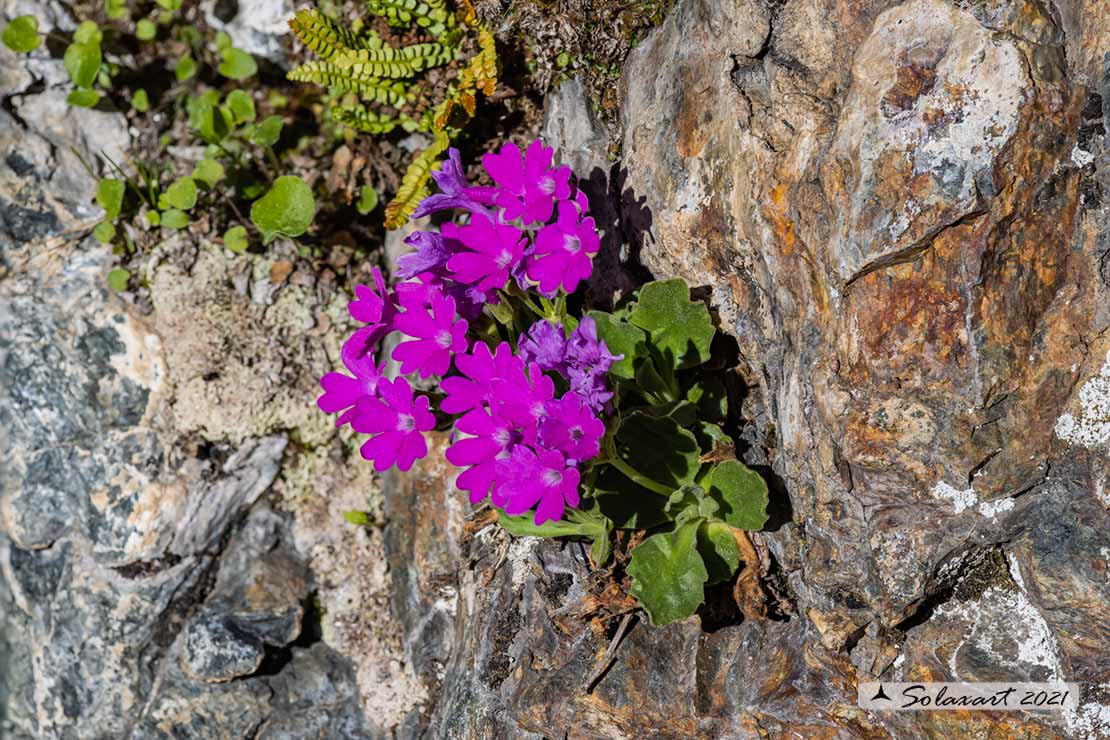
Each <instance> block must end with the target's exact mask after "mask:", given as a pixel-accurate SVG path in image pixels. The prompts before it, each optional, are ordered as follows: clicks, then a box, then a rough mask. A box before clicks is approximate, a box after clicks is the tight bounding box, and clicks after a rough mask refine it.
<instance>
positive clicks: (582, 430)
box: [540, 393, 605, 464]
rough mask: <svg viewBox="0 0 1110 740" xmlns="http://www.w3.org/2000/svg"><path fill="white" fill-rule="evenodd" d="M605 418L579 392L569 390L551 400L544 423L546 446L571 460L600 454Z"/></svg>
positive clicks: (541, 431) (542, 441)
mask: <svg viewBox="0 0 1110 740" xmlns="http://www.w3.org/2000/svg"><path fill="white" fill-rule="evenodd" d="M603 436H605V422H603V421H602V420H601V419H599V418H597V416H596V415H595V414H594V412H593V410H592V409H591V408H590V407H589V406H588V405H587V404H586V403H584V402H583V400H582V399H581V398H580V397H579V396H578V395H577V394H575V393H566V394H564V395H563V397H562V398H560V399H559V400H557V401H548V402H547V417H546V418H545V419H544V420H543V423H542V424H541V425H540V442H541V443H542V444H543V446H544V447H546V448H548V449H552V450H559V451H560V452H562V453H563V454H564V455H565V456H566V458H567V461H568V463H571V464H577V463H582V462H585V461H586V460H591V459H593V458H595V457H597V454H598V452H600V451H601V438H602V437H603Z"/></svg>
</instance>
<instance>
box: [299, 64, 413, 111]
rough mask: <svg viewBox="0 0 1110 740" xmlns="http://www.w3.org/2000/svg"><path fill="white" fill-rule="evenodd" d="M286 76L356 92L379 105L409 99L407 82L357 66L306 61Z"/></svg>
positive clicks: (398, 102)
mask: <svg viewBox="0 0 1110 740" xmlns="http://www.w3.org/2000/svg"><path fill="white" fill-rule="evenodd" d="M288 77H289V79H290V80H293V81H294V82H314V83H316V84H317V85H323V86H324V87H329V88H332V89H334V90H340V91H342V92H354V93H359V94H360V95H362V96H363V97H364V98H365V99H366V100H367V101H369V102H374V103H381V104H382V105H392V106H400V105H403V104H404V103H405V102H407V101H408V100H409V88H410V86H409V85H407V84H405V83H404V82H398V81H390V80H385V79H382V78H381V77H378V76H373V75H369V74H363V73H362V71H361V70H360V69H357V68H354V67H342V66H340V65H338V64H335V63H334V62H307V63H305V64H302V65H301V66H299V67H297V68H296V69H293V70H290V72H289V75H288Z"/></svg>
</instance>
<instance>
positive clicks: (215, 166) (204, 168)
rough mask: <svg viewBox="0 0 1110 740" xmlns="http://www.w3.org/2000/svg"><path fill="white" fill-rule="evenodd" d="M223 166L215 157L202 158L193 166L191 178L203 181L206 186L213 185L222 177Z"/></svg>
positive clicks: (223, 173) (223, 172)
mask: <svg viewBox="0 0 1110 740" xmlns="http://www.w3.org/2000/svg"><path fill="white" fill-rule="evenodd" d="M224 175H225V170H224V166H223V165H222V164H220V163H219V162H218V161H216V160H215V159H202V160H201V161H200V162H198V163H197V166H196V167H194V168H193V179H194V180H199V181H200V182H203V183H204V184H205V185H207V186H208V187H210V188H211V187H215V185H216V183H218V182H219V181H220V180H222V179H224Z"/></svg>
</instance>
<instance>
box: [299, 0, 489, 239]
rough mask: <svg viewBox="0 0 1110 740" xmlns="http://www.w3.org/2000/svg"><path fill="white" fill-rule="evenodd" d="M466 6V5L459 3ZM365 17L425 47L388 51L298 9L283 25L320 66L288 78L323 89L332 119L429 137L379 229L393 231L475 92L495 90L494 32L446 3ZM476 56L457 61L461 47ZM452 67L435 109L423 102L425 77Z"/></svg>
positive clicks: (382, 43) (397, 0) (417, 2)
mask: <svg viewBox="0 0 1110 740" xmlns="http://www.w3.org/2000/svg"><path fill="white" fill-rule="evenodd" d="M465 2H466V0H464V3H465ZM367 5H368V7H369V9H370V12H371V13H372V14H374V15H376V16H379V17H381V18H384V19H385V20H386V22H387V23H388V24H389V25H390V26H391V27H394V28H399V29H406V30H412V27H413V26H416V27H418V28H419V29H420V30H421V31H422V32H423V33H424V34H425V35H426V36H428V37H430V38H431V40H430V41H425V42H423V43H416V44H409V45H406V46H392V45H390V44H389V43H388V42H387V41H386V40H384V39H382V38H381V37H380V36H379V35H378V34H376V33H374V32H373V31H372V30H371V31H365V32H358V31H355V30H352V29H351V28H348V27H346V26H343V25H340V24H339V23H338V22H336V21H335V20H333V19H331V18H328V17H327V16H325V15H324V14H322V13H320V12H319V11H317V10H302V11H299V12H298V13H297V14H296V16H295V17H294V18H293V20H291V21H290V22H289V25H290V26H291V27H292V29H293V31H294V32H295V33H296V34H297V37H298V38H300V40H301V41H302V42H303V43H304V44H305V46H307V47H308V48H309V49H311V50H312V51H313V52H314V53H315V54H316V55H317V56H318V57H320V58H319V60H316V61H311V62H308V63H306V64H303V65H301V66H300V67H297V68H296V69H294V70H292V71H291V72H290V73H289V79H291V80H295V81H298V82H311V83H315V84H317V85H321V86H323V87H327V88H328V89H329V90H330V91H331V92H332V94H333V100H334V101H335V102H334V103H333V106H332V116H333V118H334V119H335V120H336V121H338V122H339V123H342V124H344V125H347V126H351V127H352V128H356V129H358V130H360V131H365V132H367V133H370V134H387V133H389V132H390V131H393V130H394V129H396V128H401V129H403V130H406V131H425V132H428V133H432V134H434V135H435V139H434V141H433V143H432V145H431V146H429V147H428V148H427V149H425V150H424V151H423V152H421V153H420V154H419V155H417V157H416V158H415V159H414V160H413V162H412V164H411V165H409V169H408V171H407V172H406V173H405V176H404V178H403V180H402V184H401V187H400V189H399V190H398V192H397V194H396V196H395V197H394V199H393V201H392V202H391V203H390V204H389V205H388V206H387V207H386V220H385V225H386V227H388V228H391V229H395V228H398V227H399V226H401V225H402V224H404V223H405V221H407V220H408V218H409V215H410V214H411V213H412V211H413V209H414V208H415V207H416V204H417V203H418V202H419V201H420V200H421V198H423V197H424V195H425V194H426V186H427V182H428V178H429V176H430V174H431V172H432V170H434V169H436V168H438V166H439V158H440V156H441V155H442V154H443V152H445V151H446V150H447V148H448V146H450V143H451V140H452V139H453V138H454V137H455V136H456V135H457V134H458V132H459V130H460V128H461V127H462V126H463V125H465V123H466V122H467V121H469V120H470V118H471V117H473V116H474V112H475V110H476V108H477V100H476V94H477V93H478V92H481V93H483V94H485V95H490V94H492V93H493V90H494V88H495V86H496V84H497V49H496V47H495V45H494V39H493V34H491V33H490V32H489V31H488V30H487V29H486V28H483V27H482V26H480V25H479V24H478V21H477V19H476V18H475V16H474V12H473V9H472V8H471V6H470V5H469V3H466V8H467V12H466V14H465V17H464V18H463V19H462V20H461V21H460V20H458V19H457V18H456V15H455V13H454V12H453V11H451V10H449V9H448V7H447V5H446V0H368V2H367ZM471 38H473V43H470V44H469V46H476V47H477V51H476V52H475V53H474V55H473V56H471V57H470V58H469V59H465V60H464V59H463V58H462V57H463V55H464V51H463V49H464V45H467V43H468V41H469V40H470V39H471ZM456 62H458V63H459V65H460V67H459V72H458V75H457V77H456V78H455V79H453V80H451V81H450V82H449V83H447V85H446V88H447V89H446V95H445V97H444V98H443V99H442V100H440V101H439V102H438V103H434V102H433V101H429V100H427V99H426V95H427V91H426V89H425V87H424V86H422V84H421V83H422V82H423V81H424V76H423V75H424V73H426V72H427V71H428V70H431V69H435V68H438V67H444V66H446V65H449V64H453V63H456Z"/></svg>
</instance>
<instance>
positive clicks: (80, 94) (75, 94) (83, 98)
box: [66, 88, 100, 108]
mask: <svg viewBox="0 0 1110 740" xmlns="http://www.w3.org/2000/svg"><path fill="white" fill-rule="evenodd" d="M66 102H67V103H69V104H70V105H75V106H77V107H78V108H92V107H93V106H94V105H96V104H97V103H99V102H100V93H98V92H97V91H96V90H88V89H85V88H82V89H78V90H74V91H72V92H71V93H70V94H69V95H67V96H66Z"/></svg>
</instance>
